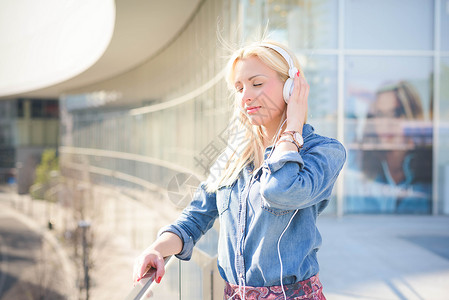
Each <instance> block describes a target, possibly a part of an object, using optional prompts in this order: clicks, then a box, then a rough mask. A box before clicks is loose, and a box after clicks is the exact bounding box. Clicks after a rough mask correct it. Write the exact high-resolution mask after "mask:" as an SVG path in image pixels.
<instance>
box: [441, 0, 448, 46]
mask: <svg viewBox="0 0 449 300" xmlns="http://www.w3.org/2000/svg"><path fill="white" fill-rule="evenodd" d="M440 16H441V23H440V41H441V48H440V49H441V50H442V51H449V38H448V37H449V0H444V1H442V2H441V7H440Z"/></svg>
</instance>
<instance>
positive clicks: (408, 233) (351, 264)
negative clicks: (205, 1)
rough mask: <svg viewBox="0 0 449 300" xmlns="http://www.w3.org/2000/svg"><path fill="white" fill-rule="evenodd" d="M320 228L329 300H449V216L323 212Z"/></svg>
mask: <svg viewBox="0 0 449 300" xmlns="http://www.w3.org/2000/svg"><path fill="white" fill-rule="evenodd" d="M318 227H319V229H320V232H321V235H322V237H323V245H322V248H321V249H320V251H319V252H318V260H319V262H320V268H321V271H320V279H321V281H322V282H323V286H324V292H325V295H326V297H327V299H329V300H343V299H348V300H350V299H367V300H368V299H399V300H402V299H407V300H413V299H417V300H422V299H428V300H440V299H441V300H443V299H449V217H447V216H398V215H391V216H387V215H352V216H351V215H350V216H344V217H343V218H341V219H337V218H335V217H328V216H323V217H320V218H319V219H318Z"/></svg>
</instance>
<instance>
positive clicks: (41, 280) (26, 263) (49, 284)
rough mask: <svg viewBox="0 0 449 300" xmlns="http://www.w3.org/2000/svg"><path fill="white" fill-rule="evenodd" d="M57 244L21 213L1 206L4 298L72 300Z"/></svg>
mask: <svg viewBox="0 0 449 300" xmlns="http://www.w3.org/2000/svg"><path fill="white" fill-rule="evenodd" d="M54 245H55V244H54V243H52V242H50V241H49V240H47V239H46V238H45V237H44V235H43V234H42V233H41V232H40V231H39V230H37V228H36V227H35V226H34V224H31V226H30V222H29V221H28V220H26V219H25V218H24V217H23V216H22V215H21V214H18V213H17V212H16V211H14V210H12V209H11V208H9V207H7V206H5V205H3V204H0V299H1V300H3V299H4V300H7V299H14V300H21V299H23V300H27V299H52V300H58V299H61V300H63V299H69V296H67V293H68V292H69V291H70V288H69V286H68V282H67V281H66V279H67V276H66V273H65V272H64V271H65V270H64V268H61V265H62V263H61V260H60V257H59V254H58V250H57V249H56V248H55V247H54Z"/></svg>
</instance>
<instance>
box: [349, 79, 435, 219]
mask: <svg viewBox="0 0 449 300" xmlns="http://www.w3.org/2000/svg"><path fill="white" fill-rule="evenodd" d="M431 130H432V129H431V126H429V123H428V122H425V119H424V113H423V106H422V103H421V98H420V96H419V93H418V92H417V90H416V89H415V88H414V87H413V86H412V85H411V84H410V83H408V82H406V81H400V82H397V83H395V84H389V85H384V86H383V87H381V88H380V89H379V90H378V91H377V92H376V98H375V101H374V102H373V103H372V104H371V106H370V108H369V111H368V115H367V120H366V124H365V129H364V134H363V138H362V141H361V144H362V145H363V148H362V150H361V151H360V153H359V154H360V160H359V161H360V164H361V170H362V173H363V175H364V177H365V180H366V181H365V183H366V182H368V184H365V185H361V188H363V189H364V190H365V195H364V196H363V199H360V198H359V199H349V201H352V203H350V204H349V205H351V206H352V208H353V211H356V212H357V210H360V211H363V212H378V213H429V212H430V207H431V206H430V204H431V186H432V185H431V182H432V175H431V174H432V146H431V145H432V138H431V137H432V131H431Z"/></svg>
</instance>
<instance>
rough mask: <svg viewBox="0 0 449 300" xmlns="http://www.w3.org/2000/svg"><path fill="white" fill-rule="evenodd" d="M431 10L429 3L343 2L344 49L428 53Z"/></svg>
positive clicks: (417, 0) (399, 0)
mask: <svg viewBox="0 0 449 300" xmlns="http://www.w3.org/2000/svg"><path fill="white" fill-rule="evenodd" d="M433 10H434V8H433V1H421V0H394V1H391V0H377V1H371V0H348V1H345V45H346V47H347V48H350V49H394V50H404V49H405V50H412V49H413V50H432V49H433V26H434V25H433V17H434V16H433ZM417 20H419V21H417Z"/></svg>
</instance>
